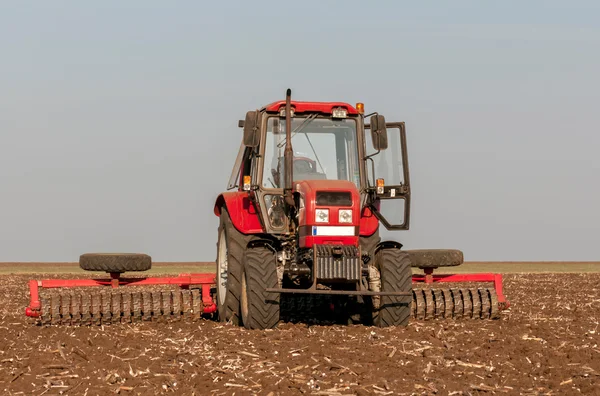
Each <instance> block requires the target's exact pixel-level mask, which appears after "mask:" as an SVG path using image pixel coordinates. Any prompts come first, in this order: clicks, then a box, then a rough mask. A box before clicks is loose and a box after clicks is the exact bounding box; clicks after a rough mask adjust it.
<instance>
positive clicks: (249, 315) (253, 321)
mask: <svg viewBox="0 0 600 396" xmlns="http://www.w3.org/2000/svg"><path fill="white" fill-rule="evenodd" d="M277 287H278V280H277V259H276V257H275V253H274V252H273V251H272V250H271V249H269V248H268V247H253V248H249V249H248V250H246V259H245V260H244V271H243V275H242V292H241V300H240V302H241V311H242V312H241V313H242V322H243V323H244V327H246V328H247V329H258V330H264V329H272V328H274V327H275V326H277V323H279V301H280V295H279V293H267V292H266V291H265V290H266V289H268V288H277Z"/></svg>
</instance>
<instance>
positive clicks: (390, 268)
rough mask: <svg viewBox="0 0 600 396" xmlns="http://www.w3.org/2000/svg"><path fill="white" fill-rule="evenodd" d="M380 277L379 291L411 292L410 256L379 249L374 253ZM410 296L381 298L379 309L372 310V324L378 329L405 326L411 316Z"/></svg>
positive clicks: (397, 250) (395, 249) (392, 250)
mask: <svg viewBox="0 0 600 396" xmlns="http://www.w3.org/2000/svg"><path fill="white" fill-rule="evenodd" d="M375 262H376V266H377V268H378V269H379V272H380V276H381V291H385V292H390V291H391V292H411V291H412V270H411V262H410V256H409V255H408V254H407V253H406V252H403V251H401V250H400V249H398V248H381V249H379V250H378V251H377V252H376V253H375ZM411 303H412V296H410V295H409V296H381V303H380V306H379V309H374V310H373V324H374V325H375V326H379V327H388V326H406V325H408V320H409V319H410V315H411Z"/></svg>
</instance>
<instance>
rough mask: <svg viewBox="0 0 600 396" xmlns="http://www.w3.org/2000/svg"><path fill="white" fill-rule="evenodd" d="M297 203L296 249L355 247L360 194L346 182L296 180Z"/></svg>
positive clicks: (358, 221) (350, 183) (354, 186)
mask: <svg viewBox="0 0 600 396" xmlns="http://www.w3.org/2000/svg"><path fill="white" fill-rule="evenodd" d="M293 192H294V195H295V196H296V197H297V199H296V202H298V224H299V229H298V233H299V237H300V247H306V248H310V247H312V246H313V245H314V244H325V245H328V244H335V245H353V246H358V233H359V224H360V194H359V192H358V188H357V187H356V185H355V184H354V183H352V182H350V181H347V180H300V181H296V182H295V183H294V191H293Z"/></svg>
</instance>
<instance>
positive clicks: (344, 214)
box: [338, 209, 352, 223]
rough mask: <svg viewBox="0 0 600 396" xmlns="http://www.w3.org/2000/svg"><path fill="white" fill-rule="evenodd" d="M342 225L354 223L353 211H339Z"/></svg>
mask: <svg viewBox="0 0 600 396" xmlns="http://www.w3.org/2000/svg"><path fill="white" fill-rule="evenodd" d="M338 216H339V219H338V220H339V221H340V223H352V210H351V209H340V211H339V215H338Z"/></svg>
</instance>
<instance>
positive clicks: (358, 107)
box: [356, 102, 365, 114]
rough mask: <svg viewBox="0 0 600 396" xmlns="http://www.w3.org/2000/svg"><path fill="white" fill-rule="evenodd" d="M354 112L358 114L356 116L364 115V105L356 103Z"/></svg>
mask: <svg viewBox="0 0 600 396" xmlns="http://www.w3.org/2000/svg"><path fill="white" fill-rule="evenodd" d="M356 111H357V112H358V114H365V105H364V103H360V102H359V103H357V104H356Z"/></svg>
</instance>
